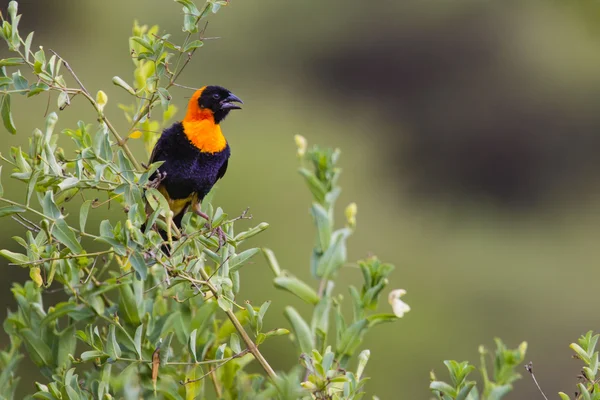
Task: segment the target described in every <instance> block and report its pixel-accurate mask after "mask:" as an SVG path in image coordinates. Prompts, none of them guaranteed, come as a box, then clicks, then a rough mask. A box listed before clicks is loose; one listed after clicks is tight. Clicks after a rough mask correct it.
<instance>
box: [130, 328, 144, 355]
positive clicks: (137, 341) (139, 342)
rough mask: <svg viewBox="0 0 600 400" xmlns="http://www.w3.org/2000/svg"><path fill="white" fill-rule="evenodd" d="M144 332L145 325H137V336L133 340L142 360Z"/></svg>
mask: <svg viewBox="0 0 600 400" xmlns="http://www.w3.org/2000/svg"><path fill="white" fill-rule="evenodd" d="M143 333H144V325H143V324H142V325H140V326H138V327H137V329H136V330H135V336H134V337H133V342H134V344H135V351H136V353H137V354H138V357H140V360H141V359H142V334H143Z"/></svg>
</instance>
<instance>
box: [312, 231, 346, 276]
mask: <svg viewBox="0 0 600 400" xmlns="http://www.w3.org/2000/svg"><path fill="white" fill-rule="evenodd" d="M351 234H352V231H351V230H350V229H348V228H343V229H339V230H337V231H335V232H334V233H333V235H332V237H331V244H330V245H329V248H328V249H327V250H326V251H325V253H324V254H323V256H322V257H321V258H320V259H319V263H318V266H317V276H319V277H322V278H323V277H324V278H329V277H331V276H332V275H333V274H335V272H336V271H337V270H338V269H340V267H341V266H342V265H343V264H344V263H345V262H346V239H347V238H348V236H350V235H351Z"/></svg>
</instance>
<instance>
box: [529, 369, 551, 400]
mask: <svg viewBox="0 0 600 400" xmlns="http://www.w3.org/2000/svg"><path fill="white" fill-rule="evenodd" d="M525 369H526V370H527V372H529V374H530V375H531V379H533V383H535V386H537V388H538V390H539V391H540V393H541V394H542V396H543V397H544V399H545V400H548V398H547V397H546V395H545V394H544V391H543V390H542V388H541V387H540V385H539V383H538V381H537V379H535V375H534V374H533V362H531V361H529V363H528V364H525Z"/></svg>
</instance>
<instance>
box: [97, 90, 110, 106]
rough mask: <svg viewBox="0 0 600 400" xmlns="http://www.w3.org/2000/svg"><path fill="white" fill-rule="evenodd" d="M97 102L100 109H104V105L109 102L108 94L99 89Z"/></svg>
mask: <svg viewBox="0 0 600 400" xmlns="http://www.w3.org/2000/svg"><path fill="white" fill-rule="evenodd" d="M96 103H97V104H98V108H99V109H100V111H102V110H104V106H105V105H106V103H108V96H107V95H106V93H104V92H103V91H102V90H98V93H97V94H96Z"/></svg>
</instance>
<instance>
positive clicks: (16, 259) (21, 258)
mask: <svg viewBox="0 0 600 400" xmlns="http://www.w3.org/2000/svg"><path fill="white" fill-rule="evenodd" d="M0 256H2V257H4V258H6V259H7V260H8V261H10V262H12V263H15V264H26V263H29V262H30V260H29V258H28V257H27V256H26V255H25V254H20V253H14V252H12V251H9V250H0Z"/></svg>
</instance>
